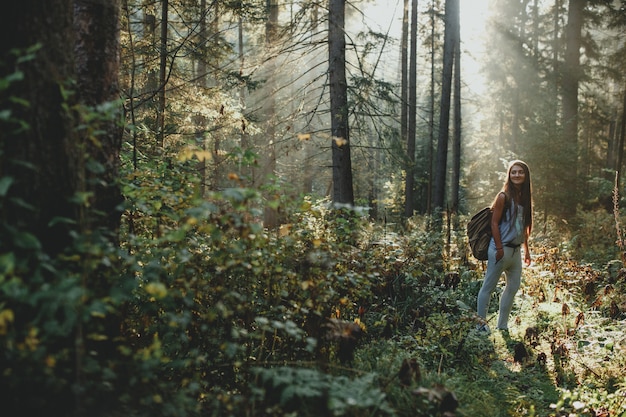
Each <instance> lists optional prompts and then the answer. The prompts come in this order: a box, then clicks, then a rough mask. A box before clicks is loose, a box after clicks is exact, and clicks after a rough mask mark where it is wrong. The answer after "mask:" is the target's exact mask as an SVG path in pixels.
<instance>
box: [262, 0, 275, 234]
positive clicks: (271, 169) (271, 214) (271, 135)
mask: <svg viewBox="0 0 626 417" xmlns="http://www.w3.org/2000/svg"><path fill="white" fill-rule="evenodd" d="M266 7H267V23H266V27H265V43H266V47H267V48H268V50H269V49H270V48H272V47H274V46H275V44H276V41H277V39H278V1H277V0H266ZM268 65H269V66H270V74H274V73H275V66H276V60H275V59H270V62H269V63H268ZM275 83H276V79H275V77H273V76H272V75H270V81H269V83H268V84H269V89H270V90H274V89H275V87H276V85H275ZM265 121H266V124H265V126H266V130H265V136H266V137H267V152H266V155H265V169H264V170H263V175H262V177H263V178H261V181H268V180H272V179H273V177H274V175H276V97H275V95H274V94H273V93H270V94H269V95H268V96H267V98H266V103H265ZM269 198H272V197H269ZM264 225H265V226H266V227H268V228H275V227H276V226H277V225H278V211H277V210H276V208H275V207H273V206H272V205H268V206H266V207H265V211H264Z"/></svg>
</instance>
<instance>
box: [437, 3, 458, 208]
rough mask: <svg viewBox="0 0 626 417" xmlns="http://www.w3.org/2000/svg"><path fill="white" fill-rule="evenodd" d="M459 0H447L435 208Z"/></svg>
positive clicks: (442, 184) (442, 177)
mask: <svg viewBox="0 0 626 417" xmlns="http://www.w3.org/2000/svg"><path fill="white" fill-rule="evenodd" d="M458 8H459V2H458V0H446V17H445V20H446V28H445V35H444V43H443V79H442V83H441V112H440V114H439V138H438V141H437V165H436V170H435V195H434V198H433V206H434V209H435V210H436V211H437V210H443V208H444V200H445V188H446V173H447V161H448V139H449V134H450V133H449V124H450V96H451V90H452V67H453V64H454V49H455V44H456V41H455V39H454V37H455V33H454V18H453V16H455V15H457V14H458Z"/></svg>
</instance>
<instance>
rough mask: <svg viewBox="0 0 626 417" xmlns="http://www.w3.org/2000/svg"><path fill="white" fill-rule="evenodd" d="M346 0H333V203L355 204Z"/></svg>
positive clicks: (330, 44)
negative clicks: (349, 112)
mask: <svg viewBox="0 0 626 417" xmlns="http://www.w3.org/2000/svg"><path fill="white" fill-rule="evenodd" d="M345 5H346V2H345V0H330V5H329V16H328V29H329V32H328V51H329V81H330V115H331V128H330V130H331V141H332V144H331V146H332V161H333V196H332V198H333V202H334V203H340V204H350V205H352V204H354V191H353V188H352V162H351V159H350V136H349V129H348V83H347V81H346V38H345V31H344V29H345Z"/></svg>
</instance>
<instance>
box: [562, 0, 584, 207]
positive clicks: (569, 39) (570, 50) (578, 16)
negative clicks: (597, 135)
mask: <svg viewBox="0 0 626 417" xmlns="http://www.w3.org/2000/svg"><path fill="white" fill-rule="evenodd" d="M586 3H587V0H570V2H569V7H568V13H567V26H566V28H565V40H566V48H565V63H564V66H563V68H562V70H563V72H562V94H563V121H562V125H563V139H562V141H563V146H564V147H563V150H564V153H563V157H564V158H565V161H567V162H566V165H565V166H567V167H568V175H567V177H566V178H563V179H562V182H563V183H562V184H561V185H562V186H563V187H564V188H562V189H563V190H564V191H565V194H564V195H563V200H562V203H563V213H564V215H565V216H566V218H569V217H572V216H573V215H574V214H576V203H577V201H578V198H577V195H578V163H577V162H578V84H579V81H580V73H581V68H580V46H581V42H582V24H583V16H582V14H583V9H584V8H585V5H586Z"/></svg>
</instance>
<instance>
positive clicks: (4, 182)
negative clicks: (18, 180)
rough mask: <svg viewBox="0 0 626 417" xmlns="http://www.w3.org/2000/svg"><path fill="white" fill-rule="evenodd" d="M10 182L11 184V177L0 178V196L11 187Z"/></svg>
mask: <svg viewBox="0 0 626 417" xmlns="http://www.w3.org/2000/svg"><path fill="white" fill-rule="evenodd" d="M11 184H13V177H2V178H0V197H4V196H6V195H7V193H8V192H9V188H11Z"/></svg>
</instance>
